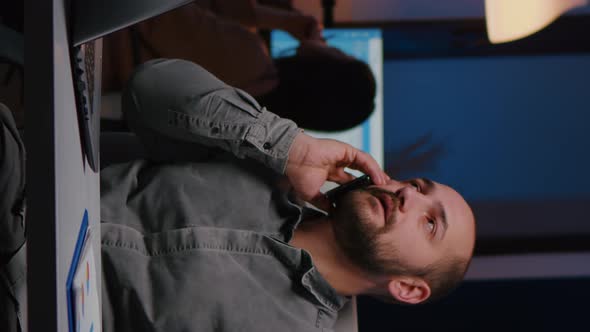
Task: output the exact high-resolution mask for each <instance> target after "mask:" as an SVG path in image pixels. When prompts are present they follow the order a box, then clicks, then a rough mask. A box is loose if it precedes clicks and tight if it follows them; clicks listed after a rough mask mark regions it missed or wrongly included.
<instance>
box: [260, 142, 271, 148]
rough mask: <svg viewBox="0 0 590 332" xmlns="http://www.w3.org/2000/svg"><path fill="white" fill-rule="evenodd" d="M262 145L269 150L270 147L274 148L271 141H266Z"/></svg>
mask: <svg viewBox="0 0 590 332" xmlns="http://www.w3.org/2000/svg"><path fill="white" fill-rule="evenodd" d="M262 147H263V148H264V149H266V150H268V149H270V148H272V144H270V143H269V142H266V143H264V144H263V145H262Z"/></svg>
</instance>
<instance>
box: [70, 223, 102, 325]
mask: <svg viewBox="0 0 590 332" xmlns="http://www.w3.org/2000/svg"><path fill="white" fill-rule="evenodd" d="M78 236H79V238H78V242H77V245H76V249H75V253H74V259H73V261H72V266H71V267H70V276H69V278H68V285H67V290H68V306H69V308H68V311H69V317H68V318H69V327H70V332H101V331H102V325H101V323H102V319H101V315H100V302H99V294H98V285H97V280H96V278H98V277H99V276H98V274H97V271H96V258H97V257H96V253H95V251H94V248H93V247H92V237H93V236H94V235H93V232H92V229H89V228H88V216H87V214H86V213H85V214H84V219H83V221H82V224H81V227H80V232H79V235H78Z"/></svg>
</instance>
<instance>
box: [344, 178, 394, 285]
mask: <svg viewBox="0 0 590 332" xmlns="http://www.w3.org/2000/svg"><path fill="white" fill-rule="evenodd" d="M382 195H387V196H389V197H391V201H392V202H393V208H392V209H391V210H392V214H391V216H390V217H389V218H388V219H387V220H385V224H384V225H383V226H380V225H378V224H377V223H376V222H375V218H378V217H376V216H375V215H373V214H372V213H371V210H372V207H371V201H373V202H374V200H373V199H372V198H371V197H376V198H378V199H379V197H383V196H382ZM399 203H400V202H399V198H398V197H397V196H395V194H393V193H391V192H389V191H385V190H382V189H378V188H363V189H358V190H354V191H351V192H349V193H347V194H345V195H343V196H342V197H341V198H340V199H339V200H338V201H337V202H336V208H335V210H334V213H333V214H332V217H333V218H334V223H333V228H334V235H335V238H336V242H337V243H338V245H339V246H340V248H341V249H342V251H343V252H344V254H345V255H346V256H347V257H348V258H349V259H350V260H351V261H352V262H353V263H354V264H355V265H357V266H359V267H360V268H361V269H363V270H365V271H367V272H369V273H371V274H375V275H384V274H387V275H391V274H400V273H403V272H404V270H405V269H404V267H403V266H404V265H403V263H402V261H401V258H400V257H399V250H398V248H397V246H396V244H395V243H393V242H392V241H391V240H388V241H384V237H383V235H384V234H386V233H390V232H392V231H395V222H396V213H395V211H396V210H397V208H398V205H399Z"/></svg>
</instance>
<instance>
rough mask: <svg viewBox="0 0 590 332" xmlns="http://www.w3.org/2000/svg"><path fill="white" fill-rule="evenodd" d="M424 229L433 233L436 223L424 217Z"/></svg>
mask: <svg viewBox="0 0 590 332" xmlns="http://www.w3.org/2000/svg"><path fill="white" fill-rule="evenodd" d="M426 228H428V231H429V232H430V233H434V231H435V230H436V221H434V220H432V219H430V218H428V217H426Z"/></svg>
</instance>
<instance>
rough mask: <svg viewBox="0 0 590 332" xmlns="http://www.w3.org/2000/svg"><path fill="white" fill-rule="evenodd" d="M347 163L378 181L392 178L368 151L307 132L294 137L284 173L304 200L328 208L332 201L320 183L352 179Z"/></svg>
mask: <svg viewBox="0 0 590 332" xmlns="http://www.w3.org/2000/svg"><path fill="white" fill-rule="evenodd" d="M346 167H348V168H351V169H356V170H359V171H361V172H363V173H366V174H368V175H369V176H371V179H372V180H373V182H374V183H375V184H378V185H379V184H385V182H386V181H387V180H389V176H388V175H387V174H385V173H384V172H383V171H382V170H381V168H380V167H379V165H378V164H377V162H376V161H375V159H373V158H372V157H371V156H370V155H368V154H367V153H365V152H363V151H360V150H358V149H356V148H354V147H352V146H350V145H348V144H346V143H342V142H339V141H335V140H330V139H317V138H314V137H311V136H309V135H306V134H304V133H299V134H298V135H297V136H296V137H295V140H294V141H293V145H292V146H291V150H290V151H289V159H288V160H287V168H286V170H285V174H286V175H287V178H288V179H289V182H290V183H291V185H292V186H293V189H294V190H295V192H296V193H297V194H298V195H299V196H300V197H301V198H302V199H303V200H305V201H308V202H310V203H312V204H314V205H316V206H317V207H319V208H322V209H324V210H326V211H328V209H329V206H330V203H329V202H328V200H327V199H326V197H325V196H324V195H323V194H322V193H321V192H320V187H321V186H322V185H323V184H324V183H325V182H326V180H329V181H333V182H336V183H340V184H342V183H345V182H348V181H352V180H353V179H354V176H353V175H351V174H348V173H346V172H345V171H344V169H345V168H346Z"/></svg>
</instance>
